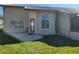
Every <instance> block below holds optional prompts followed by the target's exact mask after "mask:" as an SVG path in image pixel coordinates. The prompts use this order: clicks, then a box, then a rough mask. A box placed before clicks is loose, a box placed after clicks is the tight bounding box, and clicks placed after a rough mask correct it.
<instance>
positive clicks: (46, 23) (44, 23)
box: [42, 15, 49, 29]
mask: <svg viewBox="0 0 79 59" xmlns="http://www.w3.org/2000/svg"><path fill="white" fill-rule="evenodd" d="M42 29H49V17H48V15H43V16H42Z"/></svg>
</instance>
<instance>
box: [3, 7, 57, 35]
mask: <svg viewBox="0 0 79 59" xmlns="http://www.w3.org/2000/svg"><path fill="white" fill-rule="evenodd" d="M43 14H47V15H48V16H49V29H48V30H42V29H41V18H40V17H41V16H42V15H43ZM31 18H34V19H35V34H40V35H52V34H56V33H55V13H54V12H48V11H39V10H38V11H36V10H24V8H17V7H5V8H4V32H26V31H27V29H25V28H28V29H29V20H30V19H31ZM19 20H22V21H23V22H24V28H20V29H19V28H17V29H16V28H12V26H11V21H19Z"/></svg>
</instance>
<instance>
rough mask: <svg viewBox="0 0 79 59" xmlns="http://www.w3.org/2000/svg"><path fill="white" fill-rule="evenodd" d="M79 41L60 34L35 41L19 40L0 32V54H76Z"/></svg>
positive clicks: (78, 51)
mask: <svg viewBox="0 0 79 59" xmlns="http://www.w3.org/2000/svg"><path fill="white" fill-rule="evenodd" d="M78 53H79V41H75V40H70V39H67V38H63V37H61V36H45V38H43V39H40V40H35V41H28V42H20V41H18V40H16V39H15V38H13V37H11V36H9V35H7V34H4V33H0V54H78Z"/></svg>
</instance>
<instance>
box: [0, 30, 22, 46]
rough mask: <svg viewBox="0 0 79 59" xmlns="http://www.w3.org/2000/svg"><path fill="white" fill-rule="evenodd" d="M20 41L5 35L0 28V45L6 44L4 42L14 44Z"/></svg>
mask: <svg viewBox="0 0 79 59" xmlns="http://www.w3.org/2000/svg"><path fill="white" fill-rule="evenodd" d="M20 42H21V41H19V40H17V39H16V38H14V37H12V36H10V35H7V34H5V33H3V31H2V30H0V45H6V44H16V43H20Z"/></svg>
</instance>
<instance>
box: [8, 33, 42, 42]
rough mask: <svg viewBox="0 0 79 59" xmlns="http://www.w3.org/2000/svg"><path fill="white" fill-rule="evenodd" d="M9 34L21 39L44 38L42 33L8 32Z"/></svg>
mask: <svg viewBox="0 0 79 59" xmlns="http://www.w3.org/2000/svg"><path fill="white" fill-rule="evenodd" d="M8 34H9V35H11V36H13V37H15V38H16V39H18V40H20V41H30V40H37V39H41V38H43V36H41V35H36V34H33V35H27V34H26V33H8Z"/></svg>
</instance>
